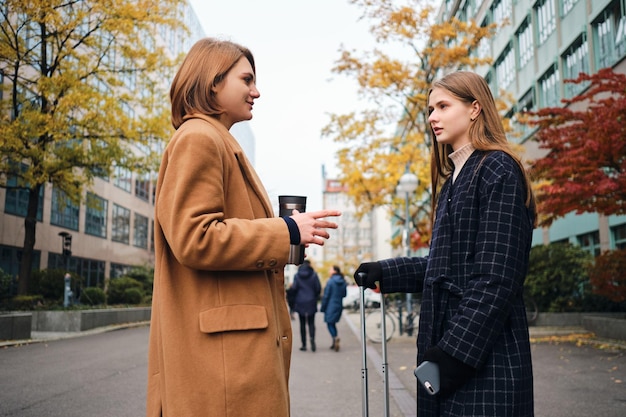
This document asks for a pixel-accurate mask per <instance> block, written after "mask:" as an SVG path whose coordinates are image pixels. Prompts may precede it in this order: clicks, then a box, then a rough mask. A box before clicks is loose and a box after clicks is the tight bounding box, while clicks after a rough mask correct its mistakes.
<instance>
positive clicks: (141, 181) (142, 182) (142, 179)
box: [135, 174, 150, 201]
mask: <svg viewBox="0 0 626 417" xmlns="http://www.w3.org/2000/svg"><path fill="white" fill-rule="evenodd" d="M135 195H136V196H137V197H138V198H140V199H142V200H144V201H150V174H143V175H137V176H136V177H135Z"/></svg>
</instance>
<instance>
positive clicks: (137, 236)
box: [133, 213, 148, 249]
mask: <svg viewBox="0 0 626 417" xmlns="http://www.w3.org/2000/svg"><path fill="white" fill-rule="evenodd" d="M134 226H135V227H134V230H133V232H134V233H133V244H134V245H135V246H137V247H138V248H144V249H148V218H147V217H146V216H142V215H141V214H139V213H135V224H134Z"/></svg>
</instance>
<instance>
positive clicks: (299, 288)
mask: <svg viewBox="0 0 626 417" xmlns="http://www.w3.org/2000/svg"><path fill="white" fill-rule="evenodd" d="M291 290H292V291H293V293H294V294H295V295H294V307H293V308H294V311H295V312H296V313H297V314H298V318H299V320H300V338H301V340H302V345H301V346H300V350H302V351H305V350H306V336H307V331H306V329H307V327H308V328H309V341H310V342H311V350H312V351H313V352H315V350H316V349H317V346H316V345H315V313H317V302H318V301H319V298H320V294H321V292H322V284H321V282H320V278H319V276H318V275H317V272H315V270H314V269H313V267H312V266H311V262H309V261H308V260H304V262H303V263H302V265H300V266H299V267H298V272H296V274H295V275H294V277H293V284H292V285H291Z"/></svg>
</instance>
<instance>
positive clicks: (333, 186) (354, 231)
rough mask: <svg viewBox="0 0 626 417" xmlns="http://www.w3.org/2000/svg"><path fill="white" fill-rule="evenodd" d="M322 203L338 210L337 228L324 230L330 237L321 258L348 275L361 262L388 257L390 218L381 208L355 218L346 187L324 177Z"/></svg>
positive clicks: (389, 253) (325, 206)
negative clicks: (339, 266)
mask: <svg viewBox="0 0 626 417" xmlns="http://www.w3.org/2000/svg"><path fill="white" fill-rule="evenodd" d="M322 203H323V207H324V208H332V209H336V210H340V211H341V213H342V214H341V216H339V217H338V218H337V219H336V220H335V221H336V222H337V223H338V225H339V227H338V228H337V229H329V230H328V232H329V234H330V238H329V239H328V240H327V241H326V242H325V243H324V246H323V247H322V251H321V252H322V253H321V255H322V259H321V260H322V261H325V262H333V263H337V264H338V265H342V267H343V269H344V273H345V274H348V275H352V273H353V272H354V269H356V267H358V266H359V264H360V263H361V262H367V261H373V260H378V259H384V258H389V257H391V242H390V240H391V219H390V218H389V216H388V215H387V214H386V212H385V209H384V208H376V209H375V210H373V211H372V212H370V213H367V214H365V215H364V216H363V217H361V218H358V217H357V216H356V209H355V207H354V204H353V203H352V201H351V200H350V198H349V196H348V194H347V190H346V186H344V185H342V184H341V182H340V181H339V180H336V179H328V178H324V189H323V200H322Z"/></svg>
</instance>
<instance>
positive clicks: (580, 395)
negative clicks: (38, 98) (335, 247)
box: [0, 313, 626, 417]
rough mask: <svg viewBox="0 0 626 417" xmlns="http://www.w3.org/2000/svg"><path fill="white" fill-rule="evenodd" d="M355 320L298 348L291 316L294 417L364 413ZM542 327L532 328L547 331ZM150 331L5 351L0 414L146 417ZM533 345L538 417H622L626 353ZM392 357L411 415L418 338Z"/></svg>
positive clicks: (400, 411) (372, 368)
mask: <svg viewBox="0 0 626 417" xmlns="http://www.w3.org/2000/svg"><path fill="white" fill-rule="evenodd" d="M358 320H359V316H358V314H356V313H355V314H348V315H344V318H342V320H341V322H340V323H339V326H338V328H339V333H340V337H341V340H342V342H341V351H340V352H338V353H337V352H334V351H331V350H330V349H329V346H330V343H331V339H330V336H329V335H328V331H327V330H326V326H325V324H324V323H323V320H322V315H321V314H318V315H317V333H318V334H317V345H318V349H317V351H316V352H311V351H306V352H302V351H300V350H299V349H298V348H299V347H300V336H299V331H298V320H297V319H296V320H294V321H293V322H292V323H293V325H294V352H293V358H292V373H291V375H292V376H291V381H290V388H291V395H292V416H293V417H320V416H332V417H359V416H362V408H361V407H362V395H361V380H362V378H361V375H362V374H361V344H360V341H359V339H358V337H357V335H358V334H359V331H358ZM541 330H542V329H533V332H531V333H534V334H535V335H539V336H541V333H540V332H541ZM148 331H149V330H148V327H147V326H140V327H135V328H128V329H120V330H116V331H108V332H105V333H98V332H88V334H85V335H82V336H81V337H75V338H69V339H63V340H56V341H48V342H39V343H32V344H28V345H19V346H14V345H10V344H6V346H4V347H0V416H11V417H62V416H63V417H86V416H89V417H109V416H110V417H141V416H143V415H144V414H145V411H144V410H145V405H144V401H145V380H146V372H147V371H146V355H147V341H148ZM37 336H41V335H37ZM52 336H56V335H52ZM368 346H369V350H370V351H369V359H370V361H369V365H368V382H369V400H370V401H369V414H370V416H382V415H383V395H382V388H383V386H382V376H381V375H380V373H379V370H380V369H381V365H380V360H381V359H380V358H381V352H380V347H381V345H380V344H378V345H377V344H370V345H368ZM532 349H533V361H534V373H535V409H536V416H537V417H588V416H590V415H591V416H595V417H623V416H625V415H626V350H620V349H616V348H614V347H611V346H605V347H602V348H599V347H597V346H595V345H588V344H583V345H581V346H577V345H576V344H575V343H569V342H551V343H548V342H542V343H535V344H533V347H532ZM388 362H389V364H388V376H389V384H390V402H389V409H390V416H391V417H407V416H413V415H415V412H416V407H417V406H416V402H415V391H416V383H415V377H414V376H413V368H414V366H415V339H414V338H413V337H407V336H396V337H394V338H393V339H392V340H391V341H390V342H389V343H388Z"/></svg>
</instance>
